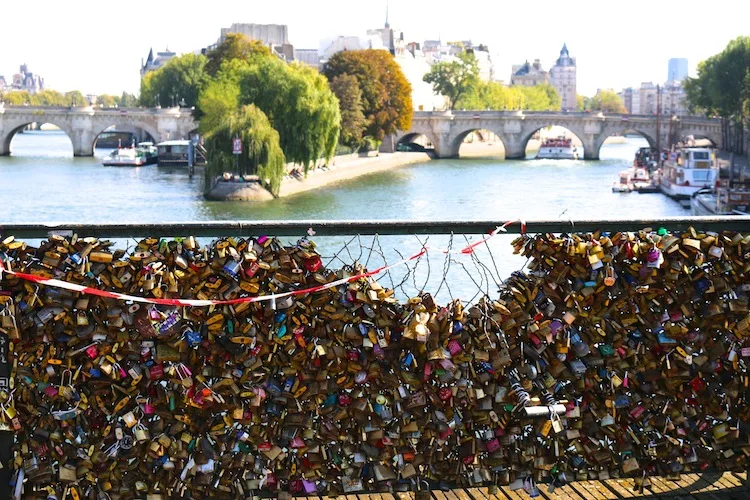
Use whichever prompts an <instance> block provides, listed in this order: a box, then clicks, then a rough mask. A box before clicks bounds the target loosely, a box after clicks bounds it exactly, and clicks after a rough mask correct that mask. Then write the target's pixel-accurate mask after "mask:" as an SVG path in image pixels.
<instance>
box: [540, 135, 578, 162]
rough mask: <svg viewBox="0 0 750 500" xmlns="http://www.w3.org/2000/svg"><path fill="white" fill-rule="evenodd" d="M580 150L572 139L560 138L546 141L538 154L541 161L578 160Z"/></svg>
mask: <svg viewBox="0 0 750 500" xmlns="http://www.w3.org/2000/svg"><path fill="white" fill-rule="evenodd" d="M578 153H579V152H578V148H577V147H575V146H573V143H572V141H571V139H569V138H567V137H564V136H560V137H558V138H556V139H545V141H544V142H543V143H542V145H541V146H540V147H539V152H538V153H537V154H536V157H537V159H539V160H577V159H578V157H579V154H578Z"/></svg>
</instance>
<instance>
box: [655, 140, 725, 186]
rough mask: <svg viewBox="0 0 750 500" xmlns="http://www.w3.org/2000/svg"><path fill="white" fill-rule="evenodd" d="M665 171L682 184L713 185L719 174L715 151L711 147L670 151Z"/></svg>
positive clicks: (677, 182)
mask: <svg viewBox="0 0 750 500" xmlns="http://www.w3.org/2000/svg"><path fill="white" fill-rule="evenodd" d="M664 167H665V169H664V170H665V173H667V175H668V178H669V180H670V181H672V182H673V183H675V184H677V185H681V186H709V187H713V185H714V183H715V182H716V179H717V177H718V175H717V168H716V166H715V164H714V156H713V152H712V151H711V150H710V149H709V148H683V149H679V150H677V151H672V152H670V153H669V160H668V161H667V162H665V164H664Z"/></svg>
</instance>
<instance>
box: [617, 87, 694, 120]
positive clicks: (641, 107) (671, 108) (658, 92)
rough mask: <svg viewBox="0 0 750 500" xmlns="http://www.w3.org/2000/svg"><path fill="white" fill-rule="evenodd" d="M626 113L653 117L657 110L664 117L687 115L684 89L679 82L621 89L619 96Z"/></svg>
mask: <svg viewBox="0 0 750 500" xmlns="http://www.w3.org/2000/svg"><path fill="white" fill-rule="evenodd" d="M619 96H620V99H622V104H623V105H624V106H625V109H627V110H628V113H631V114H635V115H655V114H656V113H657V105H658V109H660V110H661V114H662V115H665V116H673V115H674V116H684V115H688V114H689V113H688V109H687V103H686V96H685V89H684V88H683V87H682V85H681V84H680V83H679V82H667V83H665V84H664V85H654V84H653V83H652V82H643V83H641V86H640V88H627V89H623V91H622V92H620V94H619Z"/></svg>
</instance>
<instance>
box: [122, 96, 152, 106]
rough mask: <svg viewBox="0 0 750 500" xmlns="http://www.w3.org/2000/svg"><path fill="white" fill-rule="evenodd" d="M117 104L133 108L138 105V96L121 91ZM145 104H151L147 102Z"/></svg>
mask: <svg viewBox="0 0 750 500" xmlns="http://www.w3.org/2000/svg"><path fill="white" fill-rule="evenodd" d="M117 105H118V106H119V107H121V108H135V107H137V106H138V98H137V97H136V96H134V95H133V94H129V93H127V92H123V93H122V95H121V96H120V100H119V101H117ZM147 106H151V105H150V104H148V105H147Z"/></svg>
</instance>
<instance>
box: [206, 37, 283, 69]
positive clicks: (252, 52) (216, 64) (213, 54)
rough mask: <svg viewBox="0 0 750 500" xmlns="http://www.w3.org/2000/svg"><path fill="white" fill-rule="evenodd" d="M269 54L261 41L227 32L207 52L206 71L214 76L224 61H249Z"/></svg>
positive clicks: (268, 50)
mask: <svg viewBox="0 0 750 500" xmlns="http://www.w3.org/2000/svg"><path fill="white" fill-rule="evenodd" d="M270 55H271V51H270V49H269V48H268V47H266V46H265V45H263V43H262V42H260V41H258V40H251V39H250V38H248V37H246V36H245V35H242V34H240V33H228V34H227V35H226V38H225V39H224V41H223V42H221V43H220V44H219V45H218V46H217V47H216V48H215V49H213V50H212V51H210V52H209V53H208V60H207V62H206V73H208V75H209V76H212V77H213V76H216V75H217V74H218V73H219V70H220V69H221V65H222V64H223V63H224V61H233V60H239V61H249V60H251V59H254V58H263V57H269V56H270Z"/></svg>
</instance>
